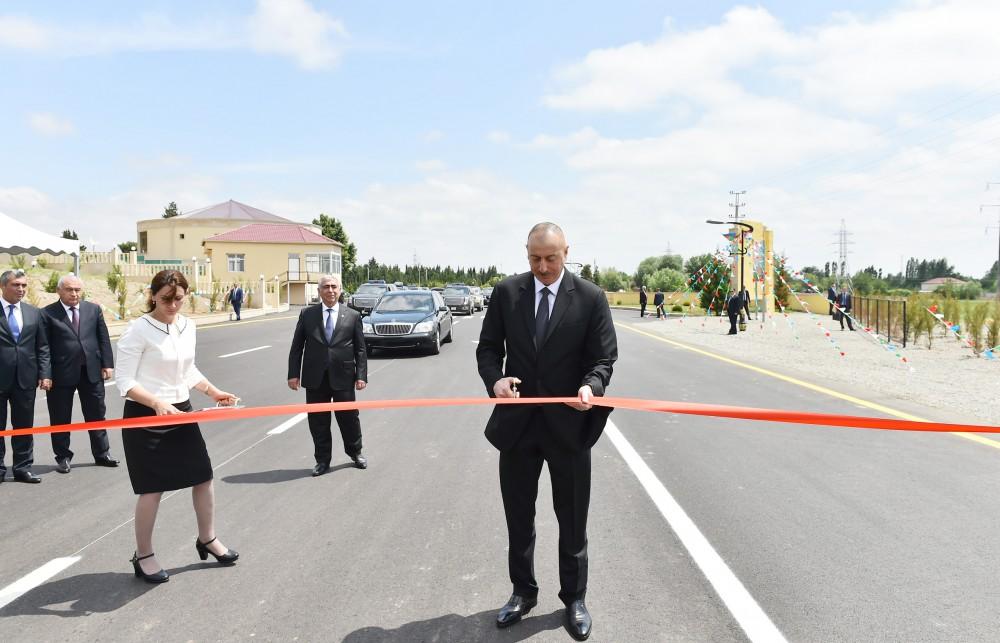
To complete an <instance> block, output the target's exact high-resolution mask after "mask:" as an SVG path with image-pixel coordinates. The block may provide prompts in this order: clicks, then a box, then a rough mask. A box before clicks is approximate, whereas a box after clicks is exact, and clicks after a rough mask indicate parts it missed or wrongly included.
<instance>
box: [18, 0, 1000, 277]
mask: <svg viewBox="0 0 1000 643" xmlns="http://www.w3.org/2000/svg"><path fill="white" fill-rule="evenodd" d="M995 4H996V3H991V2H979V1H952V2H905V3H872V2H866V3H861V2H846V3H845V2H838V3H832V2H811V3H765V4H760V5H739V4H733V3H723V2H703V3H664V2H648V1H634V2H617V3H606V2H593V3H587V2H545V3H538V2H531V3H528V2H503V3H499V2H498V3H493V4H487V3H470V2H428V3H412V2H395V3H392V2H383V3H336V2H322V1H320V0H313V1H311V2H310V1H307V0H283V1H277V0H260V1H257V2H254V1H244V2H235V1H229V2H206V1H203V2H197V3H195V2H190V3H188V2H143V3H124V2H90V3H69V2H45V3H38V2H18V1H13V2H11V1H7V2H5V3H3V4H2V5H0V82H2V84H3V87H4V91H3V94H2V96H3V100H2V101H0V133H2V136H3V141H4V146H3V153H2V154H0V211H3V212H5V213H7V214H9V215H12V216H16V217H19V218H24V219H25V220H29V221H31V222H33V223H35V224H36V225H38V226H40V227H43V228H46V229H48V230H50V231H55V232H57V231H58V230H61V229H63V228H64V227H72V228H75V229H76V230H77V231H78V232H79V233H80V235H81V237H82V238H83V239H85V240H87V241H89V240H91V239H93V240H94V241H95V242H96V244H97V245H98V247H99V248H100V247H104V248H106V247H108V245H110V244H111V243H112V242H117V241H124V240H127V239H130V238H132V237H133V236H134V222H135V221H136V220H137V219H142V218H149V217H154V216H158V214H159V213H160V212H161V211H162V208H163V206H164V205H165V204H166V203H167V202H168V201H171V200H173V201H176V202H177V203H178V204H179V206H180V207H181V209H182V210H191V209H195V208H198V207H202V206H205V205H210V204H213V203H216V202H219V201H224V200H226V199H229V198H233V199H236V200H239V201H243V202H246V203H250V204H252V205H255V206H258V207H261V208H264V209H267V210H270V211H273V212H275V213H277V214H281V215H283V216H287V217H289V218H293V219H296V220H302V221H308V220H310V219H311V218H313V217H314V216H316V215H317V214H318V213H319V212H326V213H328V214H332V215H334V216H337V217H338V218H340V219H342V220H343V221H344V223H345V225H346V227H347V230H348V232H349V233H350V235H351V237H352V239H353V240H354V241H356V242H357V244H358V246H359V254H360V256H361V257H362V258H363V259H367V258H368V257H370V256H375V257H377V258H378V259H379V260H382V261H390V262H398V263H405V262H408V261H410V260H411V259H412V257H413V254H414V253H416V254H417V255H418V257H419V259H420V261H421V262H427V263H441V264H445V263H451V264H462V265H469V264H486V263H494V264H500V265H502V266H503V268H504V269H505V270H507V271H513V270H522V269H524V266H525V262H524V259H523V251H522V247H523V238H524V235H525V233H526V231H527V229H528V228H529V227H530V226H531V225H532V224H533V223H535V222H536V221H538V220H544V219H551V220H555V221H557V222H559V223H560V224H561V225H563V227H564V228H565V229H566V231H567V233H568V234H569V238H570V244H571V255H573V258H574V259H575V260H577V261H586V262H590V261H592V260H594V259H596V260H597V262H598V264H599V265H602V266H609V265H613V266H616V267H618V268H621V269H624V270H627V271H630V272H631V271H632V270H634V268H635V266H636V264H637V263H638V261H639V260H640V259H641V258H642V257H644V256H648V255H651V254H659V253H661V252H663V251H664V250H665V248H666V247H667V246H668V244H669V247H670V248H671V249H672V250H674V251H676V252H681V253H682V254H684V255H690V254H694V253H700V252H705V251H710V250H711V249H713V248H714V247H715V246H716V245H717V244H718V243H719V242H720V241H721V237H719V235H718V233H717V229H713V228H710V227H709V226H706V225H705V224H704V223H703V221H704V219H706V218H718V217H722V216H725V214H726V211H727V210H728V208H727V204H728V202H729V194H728V192H729V190H730V189H746V190H747V192H748V193H747V195H746V200H747V202H748V204H749V211H750V213H751V216H752V217H753V218H759V219H761V220H763V221H765V222H766V223H768V224H769V225H771V226H772V227H773V228H774V229H775V231H776V245H777V247H778V249H779V250H783V251H785V252H786V253H787V254H788V256H789V258H790V261H791V262H792V264H793V265H796V266H802V265H807V264H822V263H823V262H824V261H827V260H830V259H833V258H834V247H833V245H832V243H833V240H834V233H835V231H836V230H837V228H839V225H840V219H841V218H843V219H844V220H845V222H846V225H847V227H848V228H849V229H850V230H851V232H853V233H854V236H853V240H854V241H855V245H854V246H853V247H852V250H853V254H852V255H851V257H850V262H851V264H852V266H853V267H854V268H861V267H863V266H865V265H868V264H875V265H878V266H880V267H884V268H885V269H886V270H893V271H895V270H898V269H899V263H900V257H901V256H910V255H917V256H927V257H930V256H947V257H948V258H949V259H951V260H952V262H953V263H955V264H956V265H957V266H958V268H959V269H960V270H962V271H965V272H967V273H971V274H974V275H977V276H980V275H981V274H982V273H983V272H985V271H986V270H987V269H988V268H989V266H990V265H991V263H992V261H994V260H995V259H996V245H997V244H996V237H995V232H994V233H991V235H992V236H991V235H986V234H985V226H986V225H987V224H988V223H989V221H990V220H993V221H994V222H995V221H996V214H997V212H998V209H995V208H994V209H991V210H987V211H986V212H985V213H982V214H981V213H980V212H979V205H980V204H983V203H1000V186H994V187H992V188H991V190H990V191H989V192H987V191H986V190H985V187H986V183H987V182H988V181H993V180H996V181H1000V162H998V161H1000V118H996V117H994V114H996V113H997V108H998V107H1000V67H998V66H997V65H996V64H995V63H997V62H998V61H1000V45H997V44H996V41H997V39H996V38H993V37H991V36H990V35H989V34H990V30H989V29H987V28H984V25H990V24H993V25H995V24H1000V8H995V7H994V6H992V5H995ZM990 69H993V70H997V71H995V72H993V73H992V75H991V72H990V71H989V70H990ZM994 139H995V140H994ZM991 239H992V240H991Z"/></svg>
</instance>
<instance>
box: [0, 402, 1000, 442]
mask: <svg viewBox="0 0 1000 643" xmlns="http://www.w3.org/2000/svg"><path fill="white" fill-rule="evenodd" d="M577 401H578V400H577V398H575V397H537V398H524V397H522V398H510V399H498V398H489V397H469V398H423V399H410V400H357V401H354V402H327V403H317V404H286V405H281V406H258V407H246V408H223V409H211V410H205V411H194V412H192V413H182V414H180V415H158V416H147V417H137V418H128V419H122V420H104V421H101V422H82V423H79V424H61V425H56V426H43V427H35V428H31V429H16V430H10V431H0V436H17V435H35V434H41V433H54V432H63V431H87V430H95V429H137V428H154V427H158V426H172V425H175V424H177V423H178V422H185V423H190V422H205V423H208V422H221V421H229V420H245V419H252V418H260V417H269V416H277V415H297V414H299V413H311V412H329V411H350V410H361V411H367V410H375V409H396V408H431V407H448V406H487V405H490V406H492V405H522V404H566V403H570V402H577ZM593 405H594V406H603V407H608V408H616V409H630V410H634V411H646V412H653V413H678V414H683V415H701V416H708V417H719V418H732V419H741V420H755V421H761V422H782V423H786V424H808V425H813V426H835V427H845V428H858V429H880V430H888V431H933V432H945V433H953V432H969V433H1000V427H998V426H982V425H974V424H951V423H941V422H915V421H912V420H895V419H888V418H873V417H862V416H851V415H833V414H827V413H810V412H805V411H788V410H781V409H759V408H752V407H745V406H724V405H719V404H692V403H688V402H670V401H662V400H643V399H636V398H625V397H595V398H593Z"/></svg>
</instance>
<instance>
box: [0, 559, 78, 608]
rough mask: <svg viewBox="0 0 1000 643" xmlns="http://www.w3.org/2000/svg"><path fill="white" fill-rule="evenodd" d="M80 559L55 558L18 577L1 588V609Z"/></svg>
mask: <svg viewBox="0 0 1000 643" xmlns="http://www.w3.org/2000/svg"><path fill="white" fill-rule="evenodd" d="M78 560H80V556H67V557H65V558H55V559H53V560H50V561H49V562H47V563H45V564H44V565H42V566H41V567H39V568H38V569H36V570H35V571H33V572H31V573H29V574H27V575H25V576H22V577H21V578H19V579H17V580H16V581H14V582H13V583H11V584H10V585H8V586H7V587H4V588H3V589H0V609H3V608H4V607H7V606H8V605H10V604H11V603H13V602H14V601H16V600H17V599H19V598H21V597H22V596H24V595H25V594H27V593H28V592H30V591H31V590H33V589H35V588H36V587H38V586H39V585H41V584H42V583H44V582H45V581H47V580H49V579H50V578H52V577H53V576H55V575H56V574H58V573H59V572H61V571H63V570H64V569H66V568H68V567H69V566H70V565H72V564H74V563H76V562H77V561H78Z"/></svg>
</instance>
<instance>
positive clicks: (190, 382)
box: [184, 319, 206, 389]
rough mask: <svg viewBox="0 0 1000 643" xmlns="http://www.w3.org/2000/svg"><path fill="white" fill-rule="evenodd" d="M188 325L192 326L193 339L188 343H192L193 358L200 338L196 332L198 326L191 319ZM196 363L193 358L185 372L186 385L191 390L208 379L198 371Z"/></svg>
mask: <svg viewBox="0 0 1000 643" xmlns="http://www.w3.org/2000/svg"><path fill="white" fill-rule="evenodd" d="M187 323H189V324H191V328H190V332H191V338H190V339H189V340H188V341H190V342H191V354H192V356H193V355H194V354H195V350H194V347H195V346H197V343H198V336H197V334H196V332H195V331H196V326H195V325H194V322H193V321H191V320H190V319H189V320H188V322H187ZM194 362H195V360H194V357H192V358H191V362H190V363H189V364H188V367H187V369H185V371H184V384H186V385H187V387H188V388H189V389H190V388H194V387H195V384H197V383H198V382H201V381H202V380H204V379H206V377H205V376H204V375H202V374H201V371H199V370H198V367H197V366H195V363H194Z"/></svg>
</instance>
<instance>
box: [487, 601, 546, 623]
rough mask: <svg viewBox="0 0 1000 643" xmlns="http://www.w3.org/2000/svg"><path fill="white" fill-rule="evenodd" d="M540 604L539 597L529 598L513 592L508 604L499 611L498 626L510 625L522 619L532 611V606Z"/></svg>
mask: <svg viewBox="0 0 1000 643" xmlns="http://www.w3.org/2000/svg"><path fill="white" fill-rule="evenodd" d="M535 605H538V598H537V597H532V598H528V597H526V596H518V595H517V594H511V595H510V600H508V601H507V604H506V605H504V606H503V607H501V608H500V611H499V612H497V627H510V626H511V625H513V624H514V623H517V622H518V621H520V620H521V617H522V616H524V615H526V614H527V613H528V612H530V611H531V608H532V607H534V606H535Z"/></svg>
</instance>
